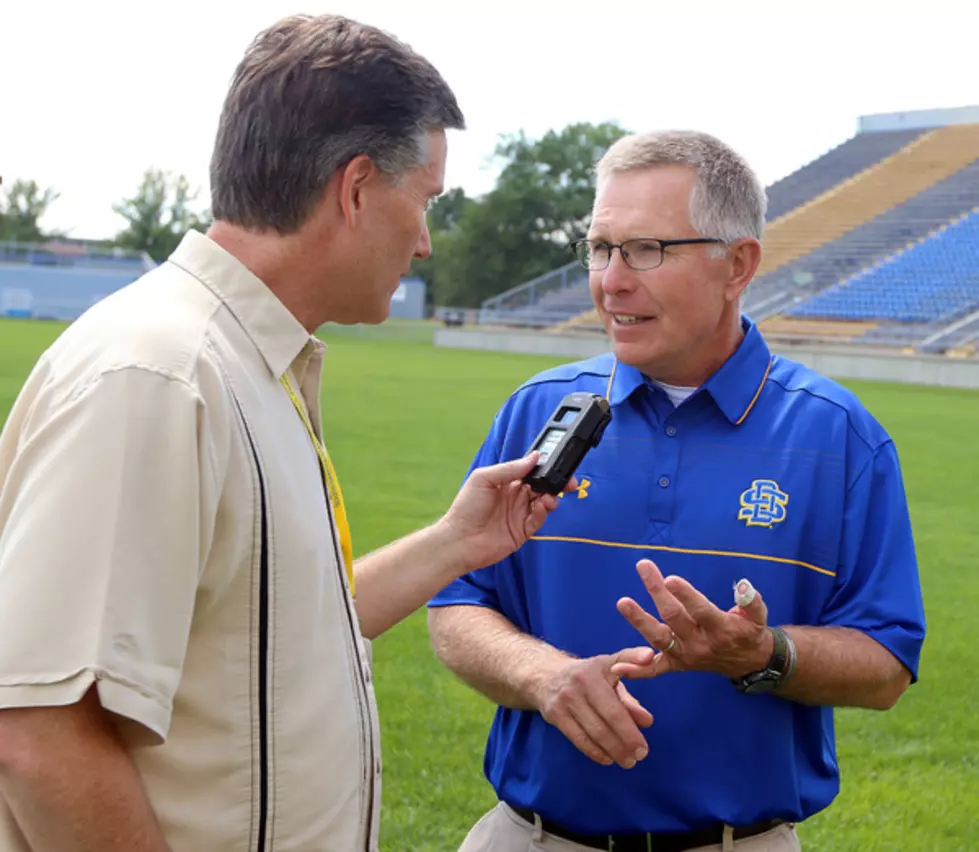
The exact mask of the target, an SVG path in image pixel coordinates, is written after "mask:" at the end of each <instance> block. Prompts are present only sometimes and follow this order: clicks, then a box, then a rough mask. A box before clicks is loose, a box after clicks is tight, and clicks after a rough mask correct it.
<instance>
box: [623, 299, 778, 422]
mask: <svg viewBox="0 0 979 852" xmlns="http://www.w3.org/2000/svg"><path fill="white" fill-rule="evenodd" d="M741 327H742V328H743V329H744V332H745V335H744V339H743V340H742V341H741V344H740V345H739V346H738V348H737V349H736V350H735V351H734V354H733V355H731V357H730V358H728V359H727V361H725V362H724V364H722V365H721V367H720V369H719V370H717V372H715V373H714V375H712V376H711V377H710V378H709V379H708V380H707V381H706V382H705V383H704V384H703V386H702V387H703V389H704V390H706V391H707V392H708V393H709V394H710V395H711V398H712V399H713V400H714V403H715V404H716V405H717V407H718V408H719V409H720V410H721V412H722V413H723V414H724V416H725V417H726V418H727V419H728V420H729V421H730V422H731V423H732V424H734V425H735V426H740V425H741V424H742V423H743V422H744V421H745V419H747V417H748V414H749V412H750V411H751V409H752V408H753V407H754V404H755V402H756V401H757V400H758V397H759V396H761V390H762V388H763V387H764V386H765V382H766V381H767V380H768V373H769V371H770V370H771V368H772V355H771V352H770V351H769V349H768V344H767V343H765V339H764V338H763V337H762V336H761V332H760V331H758V328H757V326H755V324H754V323H753V322H752V321H751V320H750V319H748V318H747V317H742V320H741ZM612 369H613V370H614V371H615V372H614V374H613V376H612V378H611V379H610V383H611V389H610V393H609V402H610V403H611V404H612V405H613V406H616V405H618V404H619V403H621V402H623V401H624V400H626V399H628V398H629V396H631V395H632V393H633V392H634V391H635V390H636V388H638V387H642V386H644V385H645V384H646V376H645V375H644V374H643V373H642V372H640V370H639V369H638V368H637V367H633V366H630V365H629V364H623V363H621V362H620V361H613V367H612Z"/></svg>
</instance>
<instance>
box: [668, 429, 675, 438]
mask: <svg viewBox="0 0 979 852" xmlns="http://www.w3.org/2000/svg"><path fill="white" fill-rule="evenodd" d="M666 434H667V435H669V436H670V437H671V438H672V437H673V436H674V435H676V426H667V427H666Z"/></svg>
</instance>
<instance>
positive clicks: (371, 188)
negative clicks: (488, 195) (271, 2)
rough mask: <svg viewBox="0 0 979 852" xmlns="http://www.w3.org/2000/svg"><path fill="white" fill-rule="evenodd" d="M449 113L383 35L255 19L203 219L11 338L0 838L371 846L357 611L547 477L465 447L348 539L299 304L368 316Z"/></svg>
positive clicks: (373, 795) (524, 522)
mask: <svg viewBox="0 0 979 852" xmlns="http://www.w3.org/2000/svg"><path fill="white" fill-rule="evenodd" d="M462 125H463V119H462V115H461V113H460V111H459V108H458V106H457V104H456V101H455V98H454V96H453V95H452V93H451V91H450V90H449V88H448V86H447V85H446V84H445V82H444V81H443V80H442V78H441V77H440V76H439V75H438V73H437V72H436V71H435V69H434V68H432V67H431V65H429V63H428V62H427V61H425V60H424V59H423V58H421V57H420V56H418V55H417V54H415V53H413V52H412V51H411V50H410V49H409V48H407V47H406V46H405V45H403V44H401V43H400V42H397V41H396V40H394V39H393V38H391V37H389V36H387V35H385V34H383V33H380V32H379V31H377V30H374V29H372V28H369V27H366V26H363V25H360V24H357V23H355V22H352V21H349V20H346V19H343V18H339V17H335V16H324V17H320V18H305V17H295V18H290V19H286V20H284V21H282V22H280V23H278V24H276V25H275V26H273V27H272V28H271V29H269V30H267V31H266V32H264V33H262V34H260V35H259V37H258V38H257V39H256V41H255V42H254V43H253V45H252V46H251V47H250V48H249V50H248V52H247V53H246V55H245V58H244V60H243V61H242V63H241V65H240V66H239V68H238V70H237V73H236V74H235V77H234V80H233V82H232V85H231V90H230V92H229V95H228V99H227V101H226V104H225V108H224V111H223V113H222V117H221V123H220V128H219V131H218V137H217V142H216V145H215V151H214V156H213V160H212V169H211V178H212V180H211V183H212V206H213V211H214V216H215V224H214V225H213V226H212V227H211V229H210V230H209V232H208V234H207V235H206V236H205V235H203V234H199V233H196V232H191V233H189V234H188V235H187V236H186V237H185V239H184V241H183V242H182V243H181V245H180V246H179V248H178V249H177V250H176V252H175V253H174V254H173V255H172V257H171V258H170V259H169V260H168V261H167V262H165V263H163V264H162V265H161V266H159V267H158V268H157V269H155V270H154V271H152V272H150V273H149V274H147V275H145V276H144V277H143V278H142V279H140V280H139V281H137V282H136V283H135V284H133V285H131V286H130V287H127V288H125V289H124V290H122V291H120V292H119V293H117V294H115V295H113V296H111V297H109V298H107V299H105V300H103V301H102V302H100V303H99V304H98V305H96V306H95V307H94V308H92V309H91V310H89V311H88V313H86V314H85V315H84V316H83V317H81V318H80V319H79V320H77V321H76V322H75V323H74V324H73V325H72V326H71V327H70V328H69V329H68V330H67V331H66V332H65V333H64V334H63V335H62V336H61V338H60V339H59V340H58V341H57V342H56V343H55V344H54V345H53V346H52V347H51V348H50V349H49V350H48V351H47V352H46V353H45V354H44V355H43V356H42V357H41V359H40V360H39V362H38V364H37V366H36V367H35V369H34V371H33V372H32V374H31V376H30V377H29V379H28V381H27V383H26V385H25V387H24V389H23V391H22V393H21V395H20V396H19V398H18V400H17V402H16V404H15V406H14V408H13V410H12V411H11V414H10V417H9V419H8V421H7V424H6V426H5V428H4V431H3V434H2V437H0V631H2V641H0V852H25V850H32V852H95V850H98V852H117V850H119V851H120V852H121V850H125V852H163V850H172V852H232V851H233V852H299V850H302V851H303V852H353V850H375V849H376V848H377V829H378V821H379V803H380V756H379V736H378V729H377V714H376V708H375V704H374V693H373V688H372V683H371V670H370V658H369V648H368V644H369V640H370V639H372V638H373V637H375V636H377V635H378V634H380V633H381V632H383V631H384V630H386V629H387V628H389V627H390V626H392V625H393V624H395V623H397V622H398V621H399V620H400V619H401V618H403V617H404V616H406V615H407V614H408V613H410V612H412V611H413V610H415V609H416V608H417V607H419V606H420V605H421V604H422V603H423V602H424V601H426V600H427V599H428V598H430V597H431V596H432V595H433V594H434V593H435V592H436V591H437V590H438V589H440V588H441V587H443V586H444V585H446V584H447V583H449V582H451V581H452V580H453V579H454V578H455V577H457V576H459V575H460V574H462V573H465V572H468V571H471V570H474V569H476V568H479V567H481V566H483V565H487V564H490V563H493V562H495V561H497V560H499V559H501V558H503V557H504V556H505V555H507V554H508V553H510V552H511V551H513V550H514V549H516V548H517V547H519V546H520V545H521V544H522V543H523V542H524V541H525V540H526V539H527V537H529V536H530V535H532V534H533V533H534V532H535V531H536V530H537V529H538V528H539V527H540V525H541V524H542V523H543V521H544V519H545V517H546V515H547V513H548V512H550V511H552V510H553V509H554V508H555V507H556V505H557V500H556V499H555V498H553V497H545V498H541V499H534V497H533V495H531V494H530V493H529V491H528V489H527V487H526V486H522V485H521V484H520V482H519V480H520V479H521V478H522V477H523V476H524V475H525V474H526V473H527V472H528V471H529V470H530V469H531V468H532V466H533V463H534V458H533V457H528V458H527V459H523V460H519V461H516V462H512V463H509V464H504V465H497V466H494V467H489V468H484V469H480V470H478V471H476V472H475V473H474V475H473V476H472V477H471V478H470V480H469V481H468V483H467V485H466V487H465V488H464V489H463V490H462V492H461V493H460V494H459V496H458V497H457V498H456V500H455V501H454V503H453V504H452V506H451V507H450V508H449V510H448V511H447V513H446V514H445V515H444V516H443V517H442V518H441V519H440V520H439V521H437V522H436V523H435V524H433V525H432V526H430V527H428V528H426V529H423V530H421V531H419V532H416V533H413V534H412V535H411V536H408V537H407V538H405V539H402V540H400V541H398V542H396V543H394V544H392V545H389V546H388V547H387V548H384V549H382V550H381V551H378V552H376V553H373V554H370V555H368V556H366V557H364V558H362V559H360V560H359V561H358V562H357V563H356V565H354V564H353V563H352V559H351V556H350V543H349V532H348V530H347V528H346V520H345V513H344V510H343V504H342V498H341V496H340V493H339V489H338V487H337V483H336V478H335V474H334V472H333V469H332V465H331V464H330V462H329V458H328V456H327V455H326V453H325V449H324V448H323V447H322V445H321V424H320V420H319V410H320V406H319V399H318V392H319V387H320V376H321V369H322V366H323V358H324V350H325V346H324V345H323V343H322V342H320V341H319V340H317V339H316V338H315V337H314V336H313V332H314V331H315V330H316V329H317V328H318V327H319V326H321V325H322V324H323V323H325V322H327V321H334V322H340V323H373V322H380V321H382V320H383V319H384V318H385V317H386V316H387V312H388V309H389V304H390V299H391V296H392V294H393V293H394V291H395V289H396V288H397V287H398V284H399V281H400V277H401V275H402V274H403V273H405V272H406V271H407V270H408V267H409V265H410V262H411V259H412V257H426V256H427V255H428V254H429V253H430V238H429V234H428V230H427V226H426V222H425V213H426V208H427V206H428V204H429V202H430V201H431V200H432V199H433V198H435V197H436V196H438V195H439V193H441V192H442V189H443V187H442V182H443V175H444V170H445V154H446V143H445V128H450V127H456V128H458V127H462ZM326 406H327V409H328V410H329V408H330V403H329V400H327V401H326ZM336 416H342V412H337V414H336ZM573 485H574V483H572V486H573Z"/></svg>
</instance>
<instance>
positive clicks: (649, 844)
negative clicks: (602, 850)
mask: <svg viewBox="0 0 979 852" xmlns="http://www.w3.org/2000/svg"><path fill="white" fill-rule="evenodd" d="M618 849H619V847H618V845H617V844H616V842H615V835H614V834H610V835H609V836H608V852H618ZM646 852H653V836H652V835H651V834H650V833H649V832H648V831H647V832H646Z"/></svg>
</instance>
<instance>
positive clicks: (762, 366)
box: [703, 317, 772, 426]
mask: <svg viewBox="0 0 979 852" xmlns="http://www.w3.org/2000/svg"><path fill="white" fill-rule="evenodd" d="M741 327H742V328H743V329H744V339H743V340H742V341H741V345H740V346H738V348H737V349H736V350H735V351H734V354H733V355H731V357H730V358H728V359H727V361H725V362H724V363H723V364H722V365H721V367H720V369H719V370H718V371H717V372H716V373H714V375H713V376H711V377H710V378H709V379H708V380H707V381H706V382H705V383H704V386H703V387H704V389H705V390H706V391H707V392H708V393H709V394H710V395H711V397H712V398H713V400H714V402H715V403H716V404H717V407H718V408H719V409H720V410H721V411H722V412H723V414H724V416H725V417H726V418H727V419H728V420H729V421H730V422H731V423H732V424H733V425H735V426H740V425H741V424H742V423H743V422H744V421H745V419H746V418H747V417H748V414H749V412H750V411H751V409H752V408H753V407H754V405H755V403H756V402H757V401H758V397H759V396H761V390H762V388H763V387H765V382H766V381H768V374H769V372H770V371H771V369H772V353H771V352H770V351H769V350H768V344H767V343H765V338H764V337H762V336H761V332H760V331H759V330H758V327H757V326H756V325H755V324H754V323H753V322H752V321H751V320H750V319H748V318H747V317H742V319H741Z"/></svg>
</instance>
